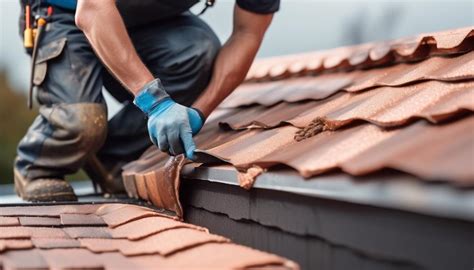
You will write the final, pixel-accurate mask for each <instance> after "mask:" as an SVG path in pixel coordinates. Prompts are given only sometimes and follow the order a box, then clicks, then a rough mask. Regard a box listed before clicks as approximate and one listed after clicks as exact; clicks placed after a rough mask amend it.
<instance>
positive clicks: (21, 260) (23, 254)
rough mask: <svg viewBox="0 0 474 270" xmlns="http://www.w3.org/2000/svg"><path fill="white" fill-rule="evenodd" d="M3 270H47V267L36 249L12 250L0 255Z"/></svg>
mask: <svg viewBox="0 0 474 270" xmlns="http://www.w3.org/2000/svg"><path fill="white" fill-rule="evenodd" d="M2 261H3V269H35V270H43V269H44V270H49V265H48V263H47V262H46V261H45V259H44V258H43V256H41V254H40V251H39V250H37V249H27V250H12V251H8V252H5V253H4V254H0V262H2Z"/></svg>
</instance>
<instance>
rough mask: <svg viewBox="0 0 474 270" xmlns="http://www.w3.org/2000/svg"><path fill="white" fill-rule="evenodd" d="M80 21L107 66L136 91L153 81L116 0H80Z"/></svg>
mask: <svg viewBox="0 0 474 270" xmlns="http://www.w3.org/2000/svg"><path fill="white" fill-rule="evenodd" d="M76 24H77V25H78V27H79V28H81V30H82V31H83V32H84V34H85V35H86V37H87V39H88V40H89V42H90V43H91V45H92V48H93V49H94V51H95V52H96V54H97V55H98V57H99V58H100V59H101V60H102V62H103V63H104V65H105V66H106V67H107V69H109V70H110V71H111V72H112V74H113V75H114V76H115V77H116V78H117V79H118V80H119V81H120V82H121V83H122V84H123V85H124V86H125V87H126V88H127V89H128V90H129V91H131V92H132V93H133V94H136V93H137V92H138V91H139V90H140V89H141V87H142V86H144V85H145V84H146V83H148V82H150V81H151V80H153V75H152V74H151V72H150V71H149V70H148V69H147V68H146V66H145V65H144V64H143V62H142V61H141V59H140V58H139V56H138V54H137V53H136V50H135V48H134V47H133V44H132V42H131V40H130V37H129V36H128V33H127V30H126V28H125V25H124V23H123V20H122V18H121V16H120V13H119V12H118V9H117V7H116V6H115V1H114V0H101V1H96V0H92V1H87V0H82V1H81V0H79V1H78V9H77V12H76Z"/></svg>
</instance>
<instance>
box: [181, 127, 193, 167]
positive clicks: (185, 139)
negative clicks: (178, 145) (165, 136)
mask: <svg viewBox="0 0 474 270" xmlns="http://www.w3.org/2000/svg"><path fill="white" fill-rule="evenodd" d="M179 135H180V138H181V141H182V143H183V146H184V151H185V153H186V157H187V158H188V159H191V160H193V159H194V150H196V145H195V144H194V140H193V134H192V131H191V128H190V127H188V128H186V127H184V128H181V130H180V132H179Z"/></svg>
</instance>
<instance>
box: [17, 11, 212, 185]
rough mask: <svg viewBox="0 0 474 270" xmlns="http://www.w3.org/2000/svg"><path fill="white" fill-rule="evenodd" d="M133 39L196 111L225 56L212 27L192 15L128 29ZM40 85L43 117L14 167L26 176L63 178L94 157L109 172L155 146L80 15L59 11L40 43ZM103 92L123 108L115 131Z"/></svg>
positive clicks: (175, 96) (169, 88)
mask: <svg viewBox="0 0 474 270" xmlns="http://www.w3.org/2000/svg"><path fill="white" fill-rule="evenodd" d="M104 27H108V26H107V25H104ZM129 34H130V37H131V39H132V42H133V44H134V46H135V48H136V50H137V52H138V54H139V55H140V57H141V59H142V60H143V62H144V63H145V64H146V66H147V67H148V68H149V69H150V70H151V71H152V73H153V75H154V76H155V77H158V78H160V79H161V81H162V82H163V85H164V86H165V89H166V90H167V92H168V93H169V94H170V95H171V97H172V98H173V99H174V100H175V101H177V102H179V103H181V104H183V105H186V106H190V105H191V104H192V103H193V102H194V101H195V100H196V98H197V97H198V96H199V94H200V93H201V92H202V90H203V89H204V88H205V87H206V85H207V84H208V82H209V80H210V76H211V72H212V65H213V62H214V59H215V57H216V55H217V52H218V50H219V48H220V43H219V40H218V39H217V37H216V35H215V34H214V33H213V31H212V30H211V29H210V28H209V26H208V25H206V24H205V23H204V22H203V21H202V20H200V19H199V18H198V17H196V16H195V15H193V14H191V13H189V12H187V13H184V14H182V15H179V16H175V17H173V18H171V19H167V20H164V21H160V22H155V23H153V24H149V25H146V26H141V27H137V28H132V29H129ZM34 83H35V88H36V91H37V100H38V102H39V104H40V109H39V115H38V116H37V118H36V119H35V121H34V122H33V124H32V125H31V127H30V128H29V130H28V132H27V133H26V135H25V137H24V138H23V139H22V140H21V142H20V144H19V146H18V156H17V159H16V161H15V167H16V168H17V169H18V170H19V171H20V172H21V173H22V174H23V176H25V177H27V178H29V179H37V178H50V177H59V178H61V177H64V176H65V175H67V174H72V173H75V172H76V171H78V170H79V169H80V168H82V167H83V165H84V164H85V161H86V159H87V158H88V157H89V156H90V155H92V154H97V156H98V157H99V159H100V160H101V161H102V162H104V163H105V164H108V165H113V164H114V163H117V162H128V161H131V160H133V159H136V158H138V157H139V156H140V155H141V154H142V153H143V151H144V150H145V149H146V148H148V147H149V146H150V145H151V142H150V139H149V136H148V131H147V127H146V119H145V116H144V115H143V113H142V112H141V111H140V110H139V109H137V108H136V107H135V106H134V105H133V103H132V100H133V96H132V95H131V94H130V93H129V92H127V91H126V90H125V89H124V88H123V87H122V86H121V85H120V84H119V83H118V82H117V81H116V80H115V79H114V78H113V77H111V76H110V74H109V73H108V72H107V70H106V69H105V68H104V67H103V66H102V64H101V63H100V61H99V59H98V58H97V56H96V55H95V54H94V52H93V51H92V48H91V46H90V44H89V43H88V41H87V39H86V37H85V36H84V34H83V33H82V32H81V31H80V30H79V29H78V28H77V27H76V25H75V23H74V13H72V12H69V11H66V10H61V9H59V8H56V9H55V10H54V14H53V17H52V22H51V23H49V24H48V25H47V28H46V32H45V33H44V35H43V38H42V39H41V42H40V47H39V53H38V59H37V61H36V72H35V78H34ZM103 86H105V88H106V89H107V91H108V92H109V93H110V94H111V95H112V96H114V97H115V98H116V99H118V100H119V101H120V102H122V103H123V104H124V107H123V109H122V110H121V111H119V112H118V113H117V114H116V115H115V116H114V117H113V118H112V119H111V120H110V121H109V122H108V123H107V110H106V106H105V103H104V98H103V96H102V92H101V90H102V87H103Z"/></svg>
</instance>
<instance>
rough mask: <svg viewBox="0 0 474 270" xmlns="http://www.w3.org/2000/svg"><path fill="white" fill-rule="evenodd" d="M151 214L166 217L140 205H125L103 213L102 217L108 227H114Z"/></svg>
mask: <svg viewBox="0 0 474 270" xmlns="http://www.w3.org/2000/svg"><path fill="white" fill-rule="evenodd" d="M152 216H163V217H166V216H165V215H163V214H160V213H158V212H155V211H152V210H150V209H148V208H144V207H140V206H127V207H124V208H119V209H117V210H114V211H111V212H109V213H107V214H105V215H103V216H102V219H103V220H104V221H105V223H107V225H108V226H109V227H111V228H114V227H117V226H119V225H122V224H125V223H127V222H130V221H133V220H137V219H140V218H144V217H152Z"/></svg>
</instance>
